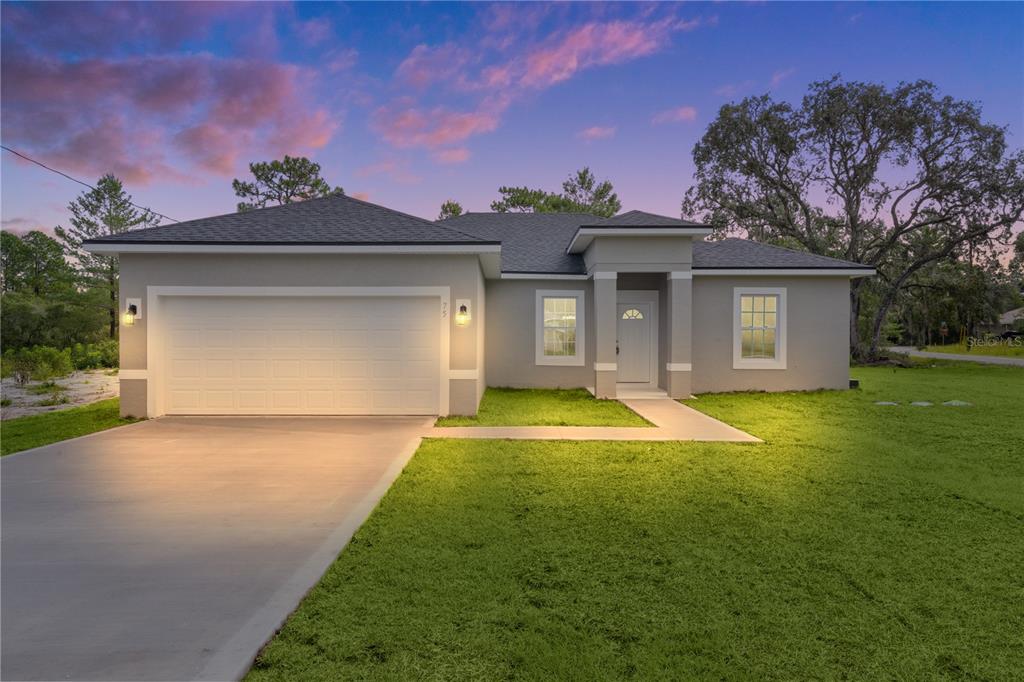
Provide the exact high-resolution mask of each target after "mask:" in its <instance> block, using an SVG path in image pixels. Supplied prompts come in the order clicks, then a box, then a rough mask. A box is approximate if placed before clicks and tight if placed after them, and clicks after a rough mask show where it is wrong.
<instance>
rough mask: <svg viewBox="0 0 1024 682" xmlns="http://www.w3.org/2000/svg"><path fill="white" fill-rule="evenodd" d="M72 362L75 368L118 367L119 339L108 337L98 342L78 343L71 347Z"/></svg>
mask: <svg viewBox="0 0 1024 682" xmlns="http://www.w3.org/2000/svg"><path fill="white" fill-rule="evenodd" d="M71 363H72V364H73V365H74V366H75V369H101V368H103V367H117V365H118V347H117V341H114V340H113V339H107V340H105V341H100V342H98V343H84V344H83V343H76V344H75V345H74V346H72V347H71Z"/></svg>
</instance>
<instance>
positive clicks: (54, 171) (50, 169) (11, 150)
mask: <svg viewBox="0 0 1024 682" xmlns="http://www.w3.org/2000/svg"><path fill="white" fill-rule="evenodd" d="M0 149H3V150H4V151H8V152H10V153H12V154H14V155H15V156H20V157H21V158H23V159H25V160H26V161H30V162H32V163H34V164H35V165H37V166H41V167H43V168H45V169H46V170H48V171H50V172H51V173H56V174H57V175H60V176H63V177H65V178H67V179H68V180H70V181H72V182H77V183H78V184H79V185H84V186H86V187H88V188H89V189H93V190H94V189H96V188H95V187H93V186H92V185H90V184H89V183H88V182H82V181H81V180H79V179H78V178H73V177H71V176H70V175H68V174H67V173H64V172H62V171H59V170H57V169H56V168H50V167H49V166H47V165H46V164H45V163H43V162H42V161H36V160H35V159H33V158H32V157H30V156H25V155H24V154H22V153H21V152H19V151H15V150H14V149H11V148H10V147H8V146H7V145H5V144H0ZM128 203H129V204H131V205H132V206H134V207H135V208H140V209H142V210H143V211H149V212H150V213H152V214H153V215H158V216H160V217H161V218H163V219H164V220H170V221H171V222H172V223H180V222H181V221H180V220H175V219H174V218H172V217H170V216H167V215H164V214H163V213H159V212H157V211H154V210H153V209H151V208H149V207H147V206H140V205H138V204H136V203H135V202H134V201H129V202H128Z"/></svg>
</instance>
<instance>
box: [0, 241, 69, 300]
mask: <svg viewBox="0 0 1024 682" xmlns="http://www.w3.org/2000/svg"><path fill="white" fill-rule="evenodd" d="M2 251H3V255H2V260H3V290H4V291H5V292H13V291H18V292H26V291H27V292H29V293H31V294H33V295H35V296H43V295H53V294H56V293H59V292H63V291H66V290H67V289H68V288H70V287H71V285H72V282H73V279H74V272H73V270H72V269H71V266H69V265H68V263H67V261H66V260H64V249H63V248H62V247H61V245H60V242H58V241H57V240H56V239H54V238H53V237H50V236H49V235H47V234H45V233H43V232H40V231H38V230H33V231H32V232H29V233H28V234H26V235H24V236H21V237H19V236H18V235H15V234H12V233H10V232H4V233H3V246H2Z"/></svg>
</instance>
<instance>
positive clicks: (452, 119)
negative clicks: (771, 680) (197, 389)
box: [0, 2, 1024, 232]
mask: <svg viewBox="0 0 1024 682" xmlns="http://www.w3.org/2000/svg"><path fill="white" fill-rule="evenodd" d="M0 25H2V29H0V30H2V35H0V39H2V46H0V60H2V61H0V71H2V73H0V77H2V81H0V83H2V84H0V88H2V89H0V111H2V116H0V126H2V128H0V137H2V140H3V143H4V144H5V145H7V146H9V147H12V148H14V149H16V150H18V151H21V152H23V153H26V154H28V155H30V156H32V157H34V158H37V159H38V160H40V161H42V162H44V163H46V164H48V165H51V166H52V167H54V168H57V169H59V170H61V171H64V172H66V173H68V174H70V175H73V176H75V177H77V178H80V179H82V180H84V181H86V182H91V183H94V182H95V180H96V179H97V178H98V177H100V176H101V175H102V174H104V173H107V172H113V173H114V174H116V175H117V176H118V177H120V178H121V179H122V180H123V181H124V183H125V185H126V187H127V189H128V191H129V192H130V193H131V194H132V195H133V197H134V199H135V201H136V203H139V204H141V205H144V206H148V207H150V208H152V209H153V210H155V211H158V212H160V213H163V214H165V215H167V216H170V217H171V218H174V219H176V220H187V219H191V218H198V217H203V216H208V215H215V214H220V213H228V212H232V211H233V210H234V208H235V204H236V203H237V201H238V200H237V198H236V197H235V196H234V193H233V191H232V189H231V180H232V178H236V177H238V178H243V177H246V176H247V175H248V171H247V164H248V163H249V162H250V161H260V160H270V159H273V158H279V157H281V156H282V155H284V154H291V155H304V156H308V157H310V158H312V159H314V160H315V161H317V162H318V163H320V164H321V165H322V167H323V172H322V174H323V176H324V177H325V178H326V179H327V180H328V181H329V182H330V183H331V184H333V185H340V186H342V187H343V188H344V189H345V191H346V192H347V193H348V194H350V195H353V196H356V197H359V198H362V199H367V200H369V201H373V202H375V203H380V204H383V205H386V206H389V207H391V208H395V209H398V210H402V211H406V212H408V213H412V214H415V215H419V216H422V217H425V218H431V219H433V218H435V217H436V216H437V213H438V210H439V207H440V205H441V203H442V202H443V201H444V200H446V199H455V200H457V201H459V202H460V203H461V204H462V205H463V206H464V207H465V208H466V209H467V210H471V211H486V210H489V209H488V207H489V204H490V202H491V201H492V200H494V199H495V198H497V194H498V193H497V188H498V187H499V186H501V185H528V186H532V187H540V188H543V189H549V190H555V189H558V188H559V186H560V183H561V182H562V180H564V179H565V178H566V177H567V176H568V175H569V174H570V173H572V172H573V171H575V170H576V169H578V168H581V167H583V166H590V167H591V169H592V170H593V171H594V173H595V174H596V175H597V177H598V178H600V179H605V178H607V179H609V180H611V181H612V182H613V184H614V186H615V189H616V191H617V192H618V195H619V198H620V199H621V201H622V204H623V208H624V209H626V210H629V209H641V210H646V211H651V212H655V213H661V214H666V215H679V211H680V208H679V206H680V200H681V198H682V195H683V193H684V192H685V190H686V188H687V187H689V186H690V185H691V184H692V181H693V163H692V160H691V151H692V149H693V146H694V144H695V143H696V142H697V140H698V139H699V138H700V136H701V134H702V133H703V131H704V130H705V128H706V127H707V125H708V123H709V122H710V121H712V120H713V118H714V117H715V114H716V112H717V111H718V109H719V107H721V106H722V105H723V104H726V103H728V102H731V101H737V100H739V99H742V98H743V97H745V96H748V95H758V94H765V93H770V94H771V95H772V96H773V97H774V98H777V99H783V100H787V101H790V102H793V103H795V104H796V103H799V100H800V98H801V97H802V95H803V94H804V93H805V92H806V89H807V86H808V84H809V83H812V82H814V81H818V80H822V79H827V78H829V77H831V76H832V75H834V74H841V75H842V77H843V78H845V79H849V80H864V81H875V82H882V83H885V84H888V85H895V84H896V83H898V82H900V81H910V80H916V79H927V80H931V81H933V82H934V83H935V84H936V85H937V86H938V88H939V90H940V92H941V93H943V94H946V95H950V96H952V97H955V98H958V99H965V100H971V101H976V102H978V103H979V104H980V105H981V106H982V108H983V115H984V117H985V119H986V120H987V121H989V122H991V123H995V124H998V125H1000V126H1005V127H1006V128H1007V130H1008V134H1009V141H1010V144H1011V146H1012V147H1015V148H1019V147H1021V146H1024V139H1022V138H1024V3H952V2H935V3H895V2H894V3H870V4H868V3H865V4H860V3H849V2H848V3H834V4H833V3H774V2H768V3H765V2H749V3H747V2H744V3H738V2H736V3H733V2H716V3H684V4H669V3H659V4H645V3H628V4H589V3H558V4H542V3H529V4H487V3H474V4H450V3H410V4H403V3H355V4H347V3H346V4H333V3H331V4H322V3H314V2H303V3H253V4H245V3H224V4H221V3H182V4H178V3H141V4H135V3H94V4H75V3H27V4H23V3H10V2H4V3H2V5H0ZM0 174H2V175H0V200H2V205H0V217H2V221H3V227H4V229H9V230H15V231H19V232H23V231H27V230H30V229H45V230H47V231H52V228H53V227H54V226H56V225H59V224H66V221H67V217H68V215H69V213H68V211H67V204H68V202H70V201H71V200H73V199H74V198H75V197H76V196H77V195H78V194H79V193H80V192H81V191H82V190H83V189H84V188H83V187H81V186H80V185H76V184H74V183H73V182H71V181H69V180H66V179H64V178H61V177H59V176H57V175H54V174H52V173H49V172H47V171H45V170H43V169H41V168H39V167H37V166H33V165H31V164H28V163H26V162H24V161H21V160H19V159H17V158H16V157H14V156H13V155H11V154H9V153H7V152H3V153H2V161H0Z"/></svg>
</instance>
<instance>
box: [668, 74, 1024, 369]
mask: <svg viewBox="0 0 1024 682" xmlns="http://www.w3.org/2000/svg"><path fill="white" fill-rule="evenodd" d="M693 156H694V163H695V165H696V176H695V177H696V183H695V184H694V185H693V186H692V187H691V188H690V189H689V190H688V191H687V192H686V194H685V197H684V199H683V203H682V209H683V212H684V213H687V214H690V215H695V216H699V217H700V218H701V219H703V220H704V221H706V222H709V223H710V224H712V225H713V226H714V227H715V228H716V230H717V231H718V232H719V234H723V233H731V232H739V233H741V234H742V233H745V234H746V235H747V236H749V237H750V238H752V239H755V240H758V241H765V242H769V243H776V244H782V245H787V246H791V247H795V248H801V249H805V250H807V251H810V252H813V253H818V254H823V255H828V256H836V257H840V258H844V259H847V260H852V261H856V262H859V263H864V264H866V265H869V266H872V267H874V268H876V269H877V271H878V278H877V281H872V282H871V283H870V284H865V282H866V281H867V280H854V281H853V284H852V287H851V288H852V293H851V308H852V310H851V325H850V326H851V347H852V350H853V351H854V353H855V354H856V355H859V356H864V355H873V354H874V353H875V352H876V351H877V348H878V342H879V337H880V334H881V329H882V326H883V324H884V322H885V319H886V315H887V314H888V311H889V308H890V306H891V305H892V303H893V301H894V300H895V298H896V296H897V294H898V292H899V291H900V290H901V288H902V287H904V286H905V285H906V284H907V283H908V282H909V281H910V280H911V278H912V277H913V275H914V274H915V273H917V272H919V271H920V270H922V269H923V268H926V267H928V266H929V265H931V264H933V263H936V262H940V261H944V260H949V259H955V258H957V257H958V256H963V255H964V254H965V253H966V252H967V250H968V249H969V248H971V247H972V246H974V247H977V246H980V245H983V244H992V243H1001V244H1005V243H1007V241H1008V240H1009V238H1010V234H1011V227H1012V226H1013V225H1014V224H1015V223H1016V222H1017V221H1018V220H1020V218H1021V215H1022V212H1024V151H1022V150H1015V151H1011V150H1010V149H1009V148H1008V145H1007V142H1006V134H1005V130H1004V129H1003V128H1000V127H998V126H995V125H992V124H989V123H986V122H985V121H984V120H983V119H982V115H981V110H980V108H979V107H978V105H977V104H975V103H972V102H965V101H961V100H956V99H953V98H951V97H948V96H942V95H940V94H939V93H938V91H937V89H936V87H935V86H934V85H933V84H932V83H929V82H927V81H915V82H913V83H900V84H898V85H896V86H895V87H892V88H888V87H886V86H884V85H880V84H874V83H861V82H853V81H843V80H842V79H841V78H840V77H838V76H836V77H833V78H831V79H829V80H826V81H820V82H817V83H812V84H811V86H810V88H809V91H808V93H807V95H806V96H805V97H804V98H803V101H802V103H801V105H800V106H799V107H793V106H792V105H790V104H789V103H786V102H780V101H775V100H773V99H772V98H771V96H769V95H763V96H760V97H748V98H746V99H744V100H743V101H741V102H739V103H736V104H727V105H725V106H723V107H722V108H721V110H720V111H719V113H718V116H717V118H716V119H715V120H714V121H713V122H712V123H711V125H710V126H709V127H708V129H707V131H706V132H705V133H704V136H703V137H702V138H701V139H700V141H699V142H698V143H697V144H696V146H695V147H694V150H693ZM865 286H875V287H880V291H879V296H878V302H877V307H876V309H875V311H874V314H873V316H872V319H871V320H870V321H869V324H868V325H867V329H866V330H863V331H861V330H859V329H858V324H857V320H858V318H859V315H860V313H861V302H862V294H863V289H864V287H865Z"/></svg>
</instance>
